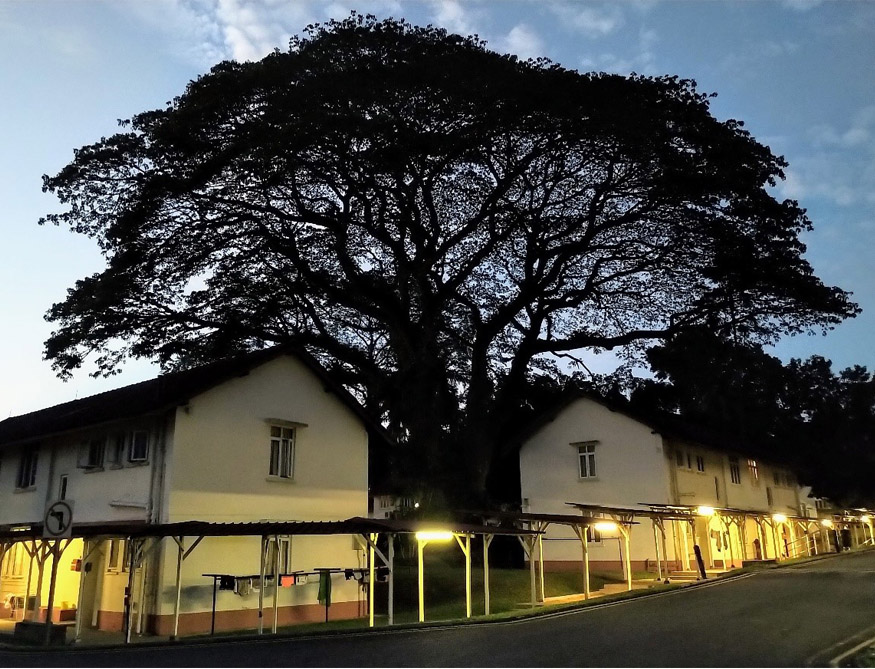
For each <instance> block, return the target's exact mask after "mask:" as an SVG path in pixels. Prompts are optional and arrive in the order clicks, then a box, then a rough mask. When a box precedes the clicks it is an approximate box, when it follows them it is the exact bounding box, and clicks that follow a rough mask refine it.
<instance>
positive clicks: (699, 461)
mask: <svg viewBox="0 0 875 669" xmlns="http://www.w3.org/2000/svg"><path fill="white" fill-rule="evenodd" d="M696 471H697V472H699V473H700V474H704V473H705V456H704V455H697V456H696Z"/></svg>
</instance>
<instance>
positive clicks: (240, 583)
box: [234, 578, 252, 597]
mask: <svg viewBox="0 0 875 669" xmlns="http://www.w3.org/2000/svg"><path fill="white" fill-rule="evenodd" d="M236 582H237V587H236V588H235V590H234V592H236V593H237V594H238V595H240V596H241V597H245V596H246V595H248V594H249V593H250V592H252V579H251V578H238V579H236Z"/></svg>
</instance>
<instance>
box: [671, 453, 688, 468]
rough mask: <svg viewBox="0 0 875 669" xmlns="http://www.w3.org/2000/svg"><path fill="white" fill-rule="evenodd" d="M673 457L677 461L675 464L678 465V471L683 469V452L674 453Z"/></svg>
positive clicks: (684, 460)
mask: <svg viewBox="0 0 875 669" xmlns="http://www.w3.org/2000/svg"><path fill="white" fill-rule="evenodd" d="M674 455H675V459H676V460H677V463H678V469H683V468H684V463H685V462H686V459H685V458H684V452H683V451H676V452H675V454H674Z"/></svg>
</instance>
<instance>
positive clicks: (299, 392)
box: [165, 356, 368, 522]
mask: <svg viewBox="0 0 875 669" xmlns="http://www.w3.org/2000/svg"><path fill="white" fill-rule="evenodd" d="M269 418H275V419H282V420H286V421H293V422H298V423H305V424H307V427H301V428H298V429H297V431H296V437H295V462H294V477H293V479H273V478H271V477H269V476H268V471H269V460H270V423H269V422H268V421H267V419H269ZM165 485H166V486H167V490H168V495H169V498H168V505H167V510H166V517H165V521H166V522H175V521H182V520H207V521H212V522H246V521H258V520H264V519H273V520H342V519H346V518H349V517H351V516H367V513H368V500H367V490H368V437H367V432H366V430H365V427H364V426H363V425H362V423H361V421H360V420H359V419H358V418H357V417H356V416H355V415H354V414H353V413H352V412H351V411H350V410H349V409H348V408H347V407H346V406H345V405H344V404H342V403H341V402H340V400H338V399H337V397H336V396H335V395H333V394H331V393H328V392H326V391H325V389H324V387H323V385H322V383H321V382H320V381H319V379H318V378H317V377H315V376H314V375H313V374H312V373H310V372H309V370H307V369H306V368H305V367H304V366H303V365H302V364H301V363H300V362H298V361H297V360H296V359H294V358H291V357H287V356H284V357H281V358H277V359H275V360H273V361H271V362H268V363H266V364H264V365H262V366H261V367H258V368H256V369H254V370H252V371H251V372H250V373H249V374H247V375H246V376H242V377H238V378H235V379H232V380H230V381H228V382H226V383H224V384H222V385H220V386H218V387H216V388H212V389H211V390H208V391H207V392H205V393H203V394H202V395H198V396H197V397H195V398H193V399H192V400H191V401H190V402H189V404H188V405H187V406H185V407H181V408H179V409H178V410H177V413H176V429H175V433H174V443H173V449H172V457H171V458H169V461H168V471H167V476H166V483H165Z"/></svg>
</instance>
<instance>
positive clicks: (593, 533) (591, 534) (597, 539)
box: [586, 525, 602, 543]
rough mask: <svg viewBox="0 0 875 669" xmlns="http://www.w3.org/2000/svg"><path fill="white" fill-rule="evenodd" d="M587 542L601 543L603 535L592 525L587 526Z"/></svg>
mask: <svg viewBox="0 0 875 669" xmlns="http://www.w3.org/2000/svg"><path fill="white" fill-rule="evenodd" d="M586 540H587V541H589V542H593V543H601V540H602V533H601V532H599V531H598V530H597V529H596V528H594V527H593V526H592V525H587V527H586Z"/></svg>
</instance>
